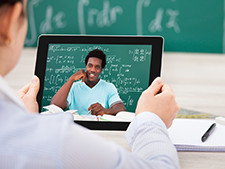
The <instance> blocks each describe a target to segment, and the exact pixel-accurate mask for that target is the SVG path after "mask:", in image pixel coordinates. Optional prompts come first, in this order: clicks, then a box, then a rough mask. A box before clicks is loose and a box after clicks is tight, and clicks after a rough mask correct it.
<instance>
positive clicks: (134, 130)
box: [0, 77, 179, 169]
mask: <svg viewBox="0 0 225 169" xmlns="http://www.w3.org/2000/svg"><path fill="white" fill-rule="evenodd" d="M126 136H127V139H128V142H129V143H130V145H131V148H132V152H129V151H126V150H124V149H123V148H121V147H119V146H118V145H116V144H114V143H112V142H109V141H106V140H104V139H102V138H101V137H99V136H96V135H95V134H93V133H91V132H90V131H89V130H88V129H86V128H84V127H82V126H79V125H77V124H75V123H74V122H73V117H72V115H70V114H54V115H38V114H37V115H33V114H29V113H27V112H26V110H25V108H24V107H23V104H22V102H21V101H20V100H19V99H18V98H17V97H16V96H15V95H14V94H13V92H12V90H11V89H10V88H9V87H8V86H7V84H6V83H5V82H4V80H3V78H2V77H0V145H1V148H0V168H4V169H7V168H16V169H20V168H23V169H24V168H27V169H36V168H37V169H39V168H47V169H51V168H62V169H63V168H66V169H69V168H80V169H88V168H90V169H95V168H96V169H105V168H128V169H131V168H135V169H139V168H147V169H149V168H156V169H161V168H166V169H170V168H171V169H172V168H173V169H174V168H179V162H178V158H177V152H176V149H175V147H174V146H173V144H172V143H171V141H170V139H169V136H168V133H167V129H166V126H165V124H164V123H163V122H162V120H161V119H160V118H159V117H158V116H156V115H155V114H153V113H150V112H144V113H141V114H140V115H138V116H137V117H135V119H134V120H133V122H131V124H130V126H129V128H128V130H127V133H126Z"/></svg>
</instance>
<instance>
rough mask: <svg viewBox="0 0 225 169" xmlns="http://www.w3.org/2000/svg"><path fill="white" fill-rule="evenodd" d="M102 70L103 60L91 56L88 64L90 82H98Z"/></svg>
mask: <svg viewBox="0 0 225 169" xmlns="http://www.w3.org/2000/svg"><path fill="white" fill-rule="evenodd" d="M101 72H102V60H101V59H99V58H96V57H90V58H89V59H88V62H87V65H86V73H87V79H88V81H90V82H97V81H98V79H99V75H100V73H101Z"/></svg>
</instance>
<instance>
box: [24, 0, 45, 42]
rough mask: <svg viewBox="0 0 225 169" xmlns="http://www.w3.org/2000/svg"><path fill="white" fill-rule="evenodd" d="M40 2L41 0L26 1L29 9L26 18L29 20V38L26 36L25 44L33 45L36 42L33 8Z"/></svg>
mask: <svg viewBox="0 0 225 169" xmlns="http://www.w3.org/2000/svg"><path fill="white" fill-rule="evenodd" d="M40 2H41V0H31V1H30V2H29V3H28V11H29V17H28V20H29V28H30V34H31V35H30V37H29V38H28V37H27V38H26V41H25V44H26V45H29V46H31V45H33V44H34V43H35V42H36V39H37V36H38V33H37V30H36V23H35V17H34V13H35V12H34V11H35V10H34V8H35V7H37V6H38V5H39V3H40Z"/></svg>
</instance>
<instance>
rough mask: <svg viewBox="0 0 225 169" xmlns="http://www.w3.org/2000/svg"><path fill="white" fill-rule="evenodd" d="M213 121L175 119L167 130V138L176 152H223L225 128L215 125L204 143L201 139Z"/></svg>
mask: <svg viewBox="0 0 225 169" xmlns="http://www.w3.org/2000/svg"><path fill="white" fill-rule="evenodd" d="M213 123H215V121H214V120H204V119H175V120H174V121H173V125H172V126H171V127H170V128H169V130H168V131H169V136H170V138H171V140H172V142H173V144H174V145H175V146H176V148H177V150H178V151H217V152H225V126H224V125H220V124H216V127H215V129H214V131H213V132H212V134H211V135H210V136H209V137H208V139H207V140H206V141H205V142H202V141H201V137H202V136H203V134H204V133H205V132H206V131H207V130H208V128H209V127H210V126H211V125H212V124H213Z"/></svg>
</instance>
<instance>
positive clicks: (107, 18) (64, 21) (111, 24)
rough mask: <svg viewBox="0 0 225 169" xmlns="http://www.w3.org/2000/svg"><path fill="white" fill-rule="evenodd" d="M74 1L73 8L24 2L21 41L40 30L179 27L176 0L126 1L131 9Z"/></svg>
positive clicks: (106, 1)
mask: <svg viewBox="0 0 225 169" xmlns="http://www.w3.org/2000/svg"><path fill="white" fill-rule="evenodd" d="M70 1H73V0H70ZM75 2H76V3H75V5H74V7H72V8H71V9H73V8H74V10H73V11H66V10H62V8H58V7H57V6H56V5H55V4H54V3H48V5H46V4H45V3H46V2H45V1H44V0H30V1H29V2H28V13H29V14H28V16H29V17H28V19H29V31H28V35H27V38H26V41H25V44H26V45H27V46H33V45H35V44H36V42H37V37H38V36H39V35H40V34H43V33H60V32H62V31H63V33H72V34H74V33H75V34H78V33H80V34H126V33H127V31H126V30H129V29H130V28H131V27H136V30H135V31H133V32H130V33H131V34H137V35H143V34H149V33H155V32H164V31H165V32H166V31H167V30H173V32H174V33H175V34H178V33H180V32H181V31H182V30H181V26H180V22H181V19H180V18H179V17H180V16H183V15H181V14H182V11H180V10H179V8H178V6H177V4H178V2H177V1H176V0H169V2H167V3H168V7H163V6H164V5H163V4H162V5H158V6H157V7H155V2H156V0H137V1H132V2H129V3H131V5H134V6H133V7H134V10H128V9H130V8H127V2H124V3H117V4H116V5H115V3H114V2H113V1H110V0H101V1H97V2H95V1H91V0H78V1H75ZM121 2H122V1H121ZM62 3H64V2H62ZM96 3H98V5H96ZM132 3H134V4H132ZM59 5H60V3H59ZM125 5H126V6H125ZM153 5H154V6H153ZM40 9H41V11H42V13H41V14H40V13H39V11H40ZM37 16H38V17H37ZM131 17H132V18H131ZM73 18H75V19H73ZM125 20H126V22H127V21H128V24H127V25H126V26H125V27H124V25H123V26H122V25H121V22H124V21H125ZM129 20H130V21H132V22H129ZM99 28H101V29H99ZM108 28H113V29H112V32H110V33H109V31H108ZM124 31H125V32H124ZM130 33H129V34H130ZM135 59H137V58H135Z"/></svg>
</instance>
